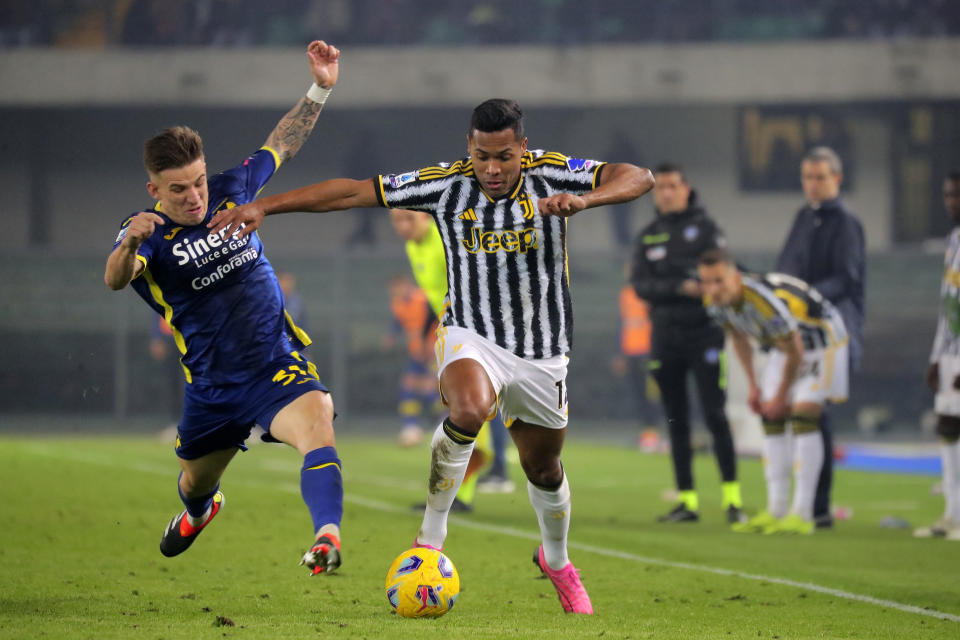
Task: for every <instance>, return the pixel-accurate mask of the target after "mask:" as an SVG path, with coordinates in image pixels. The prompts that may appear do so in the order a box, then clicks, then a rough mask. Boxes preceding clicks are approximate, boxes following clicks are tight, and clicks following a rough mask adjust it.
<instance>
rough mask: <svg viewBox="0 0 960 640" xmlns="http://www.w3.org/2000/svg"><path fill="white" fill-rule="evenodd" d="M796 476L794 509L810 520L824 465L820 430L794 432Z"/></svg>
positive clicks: (794, 479)
mask: <svg viewBox="0 0 960 640" xmlns="http://www.w3.org/2000/svg"><path fill="white" fill-rule="evenodd" d="M793 448H794V449H793V450H794V478H793V509H792V511H793V512H794V513H795V514H797V515H798V516H800V517H801V518H803V519H804V520H806V521H808V522H810V521H812V520H813V502H814V500H815V499H816V497H817V482H819V480H820V469H821V468H822V467H823V434H822V433H820V431H819V430H817V431H813V432H810V433H801V434H800V435H796V434H794V436H793Z"/></svg>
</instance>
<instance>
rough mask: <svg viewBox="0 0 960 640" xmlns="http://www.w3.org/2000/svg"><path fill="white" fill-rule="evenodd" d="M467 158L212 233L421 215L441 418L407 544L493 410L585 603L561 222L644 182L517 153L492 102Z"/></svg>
mask: <svg viewBox="0 0 960 640" xmlns="http://www.w3.org/2000/svg"><path fill="white" fill-rule="evenodd" d="M467 151H468V154H469V156H468V157H467V158H464V159H462V160H458V161H457V162H454V163H452V164H446V163H444V164H439V165H435V166H431V167H426V168H423V169H420V170H418V171H409V172H406V173H397V174H385V175H379V176H377V177H376V178H373V179H368V180H346V179H337V180H328V181H326V182H321V183H318V184H315V185H311V186H307V187H303V188H301V189H297V190H295V191H290V192H287V193H284V194H279V195H276V196H271V197H268V198H263V199H261V200H257V201H255V202H253V203H251V204H250V205H247V206H245V207H238V208H236V209H233V210H231V211H229V212H225V211H224V212H220V213H219V214H218V216H217V217H216V218H214V220H213V221H212V223H211V224H210V227H211V228H212V229H213V230H214V231H219V230H226V232H227V233H230V232H233V231H235V230H236V229H237V228H238V227H239V226H240V225H241V224H243V225H246V226H245V228H244V229H242V230H240V231H239V234H244V233H249V232H251V231H252V230H254V229H256V228H257V227H259V225H260V223H261V222H262V221H263V217H264V216H265V215H269V214H275V213H283V212H289V211H335V210H342V209H349V208H353V207H372V206H376V205H379V206H383V207H389V208H404V209H413V210H418V211H426V212H427V213H429V214H430V215H432V216H433V217H434V219H435V220H436V222H437V226H438V228H439V229H440V236H441V238H442V239H443V244H444V248H445V252H446V263H447V281H448V283H449V291H448V294H447V305H448V308H447V310H446V312H445V313H444V316H443V323H442V326H441V328H440V330H439V332H438V333H439V337H438V340H437V362H438V365H439V373H440V389H441V392H442V394H443V397H444V399H445V401H446V403H447V405H448V407H449V408H450V417H449V418H447V419H446V420H444V422H443V423H442V424H441V425H440V426H439V427H438V428H437V430H436V432H435V433H434V435H433V440H432V445H431V462H430V476H429V481H428V494H427V508H426V510H425V512H424V517H423V524H422V525H421V527H420V531H419V533H418V534H417V537H416V538H415V541H414V544H416V545H418V546H429V547H435V548H439V547H441V546H442V545H443V542H444V539H445V538H446V534H447V515H448V512H449V509H450V505H451V504H452V502H453V498H454V496H455V495H456V492H457V489H458V488H459V486H460V483H461V481H462V479H463V476H464V471H465V470H466V467H467V464H468V462H469V460H470V454H471V452H472V450H473V446H474V440H475V438H476V436H477V433H478V432H479V430H480V427H481V425H483V423H484V421H485V420H487V419H489V418H490V417H491V416H492V415H493V414H494V413H495V412H496V411H497V409H498V407H499V410H500V414H501V416H502V417H503V420H504V423H505V424H506V425H507V426H508V427H509V428H510V433H511V436H512V437H513V440H514V442H515V443H516V445H517V450H518V452H519V454H520V462H521V465H522V467H523V470H524V472H525V473H526V475H527V480H528V483H527V490H528V494H529V496H530V502H531V503H532V505H533V508H534V511H535V512H536V514H537V519H538V521H539V523H540V533H541V538H542V545H541V546H540V547H539V548H538V550H537V552H536V556H535V562H536V564H537V566H539V567H540V569H541V570H542V571H543V572H544V573H546V574H547V576H549V577H550V579H551V581H552V582H553V585H554V587H555V588H556V590H557V594H558V595H559V597H560V602H561V605H562V606H563V609H564V611H568V612H574V613H587V614H589V613H593V607H592V605H591V603H590V598H589V596H588V595H587V592H586V590H585V589H584V588H583V584H582V583H581V582H580V578H579V575H578V573H577V570H576V569H575V568H574V566H573V564H572V563H571V562H570V561H569V558H568V557H567V544H566V543H567V531H568V529H569V524H570V487H569V484H568V482H567V478H566V475H565V474H564V470H563V466H562V464H561V462H560V452H561V449H562V447H563V440H564V436H565V434H566V425H567V390H566V388H565V385H566V372H567V354H568V353H569V351H570V338H571V331H572V329H573V321H572V317H571V303H570V291H569V287H568V280H567V268H566V267H567V263H566V258H567V254H566V231H567V226H566V218H567V217H568V216H571V215H573V214H575V213H577V212H579V211H582V210H584V209H589V208H593V207H598V206H601V205H607V204H615V203H620V202H627V201H630V200H633V199H635V198H638V197H639V196H641V195H643V194H644V193H646V192H647V191H649V190H650V188H651V187H652V186H653V176H652V174H651V173H650V171H648V170H647V169H642V168H640V167H636V166H634V165H631V164H606V163H604V162H597V161H594V160H586V159H578V158H572V157H567V156H565V155H563V154H561V153H556V152H546V151H528V150H527V138H526V137H525V136H524V133H523V113H522V111H521V110H520V107H519V106H518V105H517V103H516V102H514V101H512V100H502V99H493V100H487V101H486V102H484V103H482V104H481V105H479V106H478V107H477V108H476V109H474V111H473V115H472V117H471V120H470V127H469V129H468V131H467Z"/></svg>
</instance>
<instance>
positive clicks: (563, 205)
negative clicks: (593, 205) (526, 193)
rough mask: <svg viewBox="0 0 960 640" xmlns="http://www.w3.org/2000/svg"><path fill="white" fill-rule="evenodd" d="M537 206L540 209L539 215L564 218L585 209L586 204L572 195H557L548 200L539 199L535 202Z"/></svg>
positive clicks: (578, 197)
mask: <svg viewBox="0 0 960 640" xmlns="http://www.w3.org/2000/svg"><path fill="white" fill-rule="evenodd" d="M537 206H538V207H539V208H540V215H543V216H562V217H564V218H566V217H567V216H572V215H573V214H575V213H577V212H578V211H583V210H584V209H586V208H587V203H586V202H585V201H584V199H583V198H581V197H580V196H575V195H573V194H572V193H558V194H557V195H555V196H550V197H549V198H541V199H540V200H538V201H537Z"/></svg>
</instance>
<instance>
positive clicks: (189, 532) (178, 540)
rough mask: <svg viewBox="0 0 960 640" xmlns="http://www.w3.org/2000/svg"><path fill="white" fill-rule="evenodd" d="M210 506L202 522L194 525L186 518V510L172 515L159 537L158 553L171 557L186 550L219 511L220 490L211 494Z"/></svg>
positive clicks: (220, 506)
mask: <svg viewBox="0 0 960 640" xmlns="http://www.w3.org/2000/svg"><path fill="white" fill-rule="evenodd" d="M210 506H211V508H210V515H209V516H207V519H206V520H204V521H203V524H200V525H198V526H196V527H195V526H193V525H192V524H190V522H189V521H188V520H187V512H186V511H184V512H182V513H180V514H179V515H176V516H174V518H173V520H171V521H170V524H168V525H167V528H166V529H165V530H164V532H163V537H162V538H160V553H162V554H163V555H165V556H167V557H168V558H172V557H173V556H176V555H179V554H181V553H183V552H184V551H186V550H187V549H188V548H189V547H190V545H191V544H193V541H194V540H196V539H197V536H198V535H200V532H201V531H203V530H204V528H205V527H206V526H207V525H208V524H210V521H211V520H213V518H214V516H216V515H217V514H218V513H220V509H221V508H222V507H223V493H222V492H220V491H217V492H216V493H215V494H213V502H211V503H210Z"/></svg>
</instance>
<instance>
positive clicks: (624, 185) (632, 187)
mask: <svg viewBox="0 0 960 640" xmlns="http://www.w3.org/2000/svg"><path fill="white" fill-rule="evenodd" d="M653 183H654V180H653V174H652V173H650V170H649V169H645V168H643V167H638V166H636V165H632V164H627V163H625V162H621V163H616V164H608V165H605V166H604V167H603V171H602V173H601V174H600V183H599V184H598V185H597V188H596V189H593V190H592V191H588V192H587V193H585V194H583V195H582V196H577V195H574V194H572V193H558V194H557V195H554V196H550V197H549V198H543V199H541V200H540V201H539V202H538V203H537V204H538V206H539V208H540V214H541V215H544V216H563V217H567V216H572V215H573V214H575V213H577V212H578V211H583V210H584V209H591V208H593V207H600V206H603V205H605V204H619V203H621V202H629V201H631V200H636V199H637V198H639V197H640V196H642V195H643V194H645V193H646V192H647V191H650V189H652V188H653Z"/></svg>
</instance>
